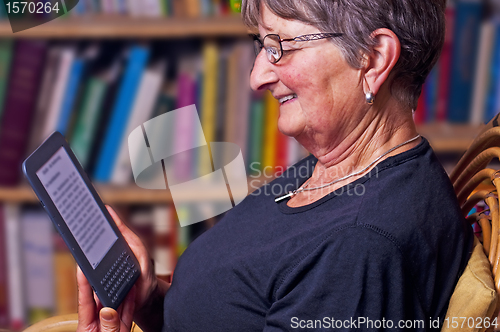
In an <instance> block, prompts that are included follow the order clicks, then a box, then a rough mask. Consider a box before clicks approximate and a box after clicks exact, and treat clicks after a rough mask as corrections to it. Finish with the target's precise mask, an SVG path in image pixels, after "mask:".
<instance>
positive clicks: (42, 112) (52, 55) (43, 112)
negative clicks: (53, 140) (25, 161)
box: [28, 47, 61, 154]
mask: <svg viewBox="0 0 500 332" xmlns="http://www.w3.org/2000/svg"><path fill="white" fill-rule="evenodd" d="M60 55H61V49H60V48H59V47H51V48H50V49H49V50H48V51H47V59H46V61H45V65H44V72H43V76H42V81H41V83H40V84H41V85H40V92H39V93H38V100H37V102H36V108H35V113H34V116H33V123H36V125H34V126H32V128H31V134H30V139H29V143H28V154H30V153H31V152H33V151H35V149H36V148H37V147H38V146H39V145H40V144H41V143H42V142H43V140H44V139H45V138H46V137H43V136H42V135H43V130H44V126H45V122H46V119H47V112H48V108H49V103H50V96H51V95H52V93H53V89H54V80H55V77H56V74H57V67H58V62H59V59H60Z"/></svg>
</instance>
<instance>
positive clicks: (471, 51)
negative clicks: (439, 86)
mask: <svg viewBox="0 0 500 332" xmlns="http://www.w3.org/2000/svg"><path fill="white" fill-rule="evenodd" d="M482 9H483V5H482V2H481V1H480V0H458V1H457V2H456V9H455V10H456V13H455V15H456V16H455V29H454V37H453V38H454V45H453V59H452V65H451V80H450V96H449V104H448V120H449V121H450V122H458V123H464V122H468V120H469V114H470V108H471V102H472V84H473V81H474V70H475V68H474V65H475V64H476V57H477V46H478V41H479V26H480V22H481V15H482Z"/></svg>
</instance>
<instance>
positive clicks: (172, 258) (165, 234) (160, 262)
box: [153, 205, 178, 281]
mask: <svg viewBox="0 0 500 332" xmlns="http://www.w3.org/2000/svg"><path fill="white" fill-rule="evenodd" d="M177 225H178V223H177V221H176V220H175V217H174V211H173V209H172V206H171V205H156V206H154V207H153V231H154V249H153V258H154V261H155V274H156V275H157V276H158V277H159V278H161V279H164V280H167V281H168V278H169V277H170V276H171V275H172V274H173V272H174V268H175V265H176V263H177V255H176V238H177V228H178V226H177Z"/></svg>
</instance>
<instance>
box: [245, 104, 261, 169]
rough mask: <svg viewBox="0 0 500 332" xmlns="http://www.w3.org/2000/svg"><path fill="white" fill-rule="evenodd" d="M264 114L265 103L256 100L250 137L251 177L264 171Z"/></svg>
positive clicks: (251, 120)
mask: <svg viewBox="0 0 500 332" xmlns="http://www.w3.org/2000/svg"><path fill="white" fill-rule="evenodd" d="M264 114H265V109H264V101H263V100H262V98H254V100H253V101H252V104H251V110H250V135H249V138H248V154H247V156H248V160H247V165H248V166H249V168H248V170H249V173H250V175H254V174H258V173H259V172H260V171H261V170H262V155H263V153H262V150H263V138H264V117H265V115H264Z"/></svg>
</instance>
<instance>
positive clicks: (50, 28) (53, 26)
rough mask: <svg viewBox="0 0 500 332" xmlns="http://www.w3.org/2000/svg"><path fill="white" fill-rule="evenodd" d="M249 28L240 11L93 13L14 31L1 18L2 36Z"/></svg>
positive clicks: (227, 32) (180, 34) (182, 34)
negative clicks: (202, 15) (141, 14)
mask: <svg viewBox="0 0 500 332" xmlns="http://www.w3.org/2000/svg"><path fill="white" fill-rule="evenodd" d="M247 34H248V30H247V28H246V27H245V26H244V25H243V23H242V22H241V18H240V17H239V16H237V15H228V16H222V17H206V18H151V19H144V18H131V17H125V16H112V17H109V16H90V17H70V18H65V19H64V18H62V19H55V20H53V21H50V22H47V23H45V24H42V25H40V26H37V27H35V28H32V29H28V30H24V31H21V32H17V33H15V34H14V33H12V29H11V27H10V25H9V22H8V21H2V22H0V38H50V39H61V38H100V39H103V38H107V39H110V38H147V39H151V38H186V37H203V38H207V37H217V38H220V37H244V36H246V35H247Z"/></svg>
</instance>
